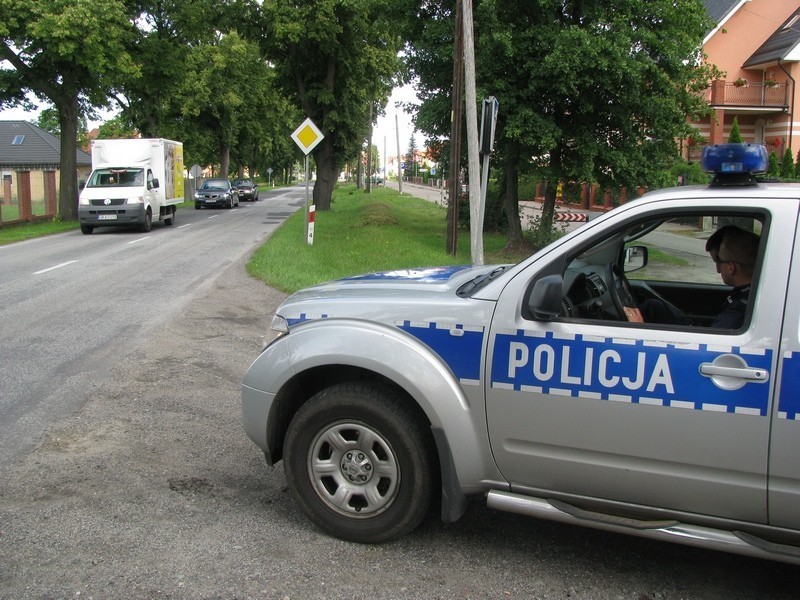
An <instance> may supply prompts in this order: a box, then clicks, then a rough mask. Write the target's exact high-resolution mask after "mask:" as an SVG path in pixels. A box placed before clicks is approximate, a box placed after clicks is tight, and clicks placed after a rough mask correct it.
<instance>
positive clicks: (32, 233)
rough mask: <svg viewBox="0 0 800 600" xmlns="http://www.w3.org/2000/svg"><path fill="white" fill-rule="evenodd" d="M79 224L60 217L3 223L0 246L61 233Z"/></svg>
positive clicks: (0, 229)
mask: <svg viewBox="0 0 800 600" xmlns="http://www.w3.org/2000/svg"><path fill="white" fill-rule="evenodd" d="M79 226H80V224H79V223H78V222H77V221H62V220H60V219H53V220H50V221H39V222H37V223H22V224H19V225H3V226H2V227H0V246H2V245H5V244H13V243H14V242H21V241H23V240H29V239H31V238H37V237H42V236H45V235H53V234H55V233H63V232H64V231H72V230H73V229H77V228H78V227H79Z"/></svg>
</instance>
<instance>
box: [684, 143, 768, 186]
mask: <svg viewBox="0 0 800 600" xmlns="http://www.w3.org/2000/svg"><path fill="white" fill-rule="evenodd" d="M768 164H769V157H768V156H767V149H766V148H765V147H764V146H762V145H760V144H716V145H714V146H706V147H705V148H703V155H702V156H701V158H700V166H701V167H702V169H703V171H705V172H706V173H713V174H714V176H715V177H714V181H713V182H712V184H717V185H742V184H747V183H750V184H752V183H755V178H754V177H753V176H754V175H756V174H758V173H765V172H766V171H767V166H768Z"/></svg>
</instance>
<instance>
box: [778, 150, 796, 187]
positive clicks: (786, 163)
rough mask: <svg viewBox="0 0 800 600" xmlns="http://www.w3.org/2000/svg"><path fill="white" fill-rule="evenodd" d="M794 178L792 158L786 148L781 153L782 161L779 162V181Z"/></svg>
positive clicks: (790, 151) (790, 152)
mask: <svg viewBox="0 0 800 600" xmlns="http://www.w3.org/2000/svg"><path fill="white" fill-rule="evenodd" d="M793 178H794V158H793V157H792V149H791V148H788V147H787V148H786V151H785V152H784V153H783V160H782V161H781V179H793Z"/></svg>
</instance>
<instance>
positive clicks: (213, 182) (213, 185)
mask: <svg viewBox="0 0 800 600" xmlns="http://www.w3.org/2000/svg"><path fill="white" fill-rule="evenodd" d="M200 189H201V190H227V189H228V180H227V179H209V180H208V181H204V182H203V185H202V187H201V188H200Z"/></svg>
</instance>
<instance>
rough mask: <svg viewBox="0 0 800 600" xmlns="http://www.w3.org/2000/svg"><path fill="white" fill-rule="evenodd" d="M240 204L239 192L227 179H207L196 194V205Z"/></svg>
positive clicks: (227, 206)
mask: <svg viewBox="0 0 800 600" xmlns="http://www.w3.org/2000/svg"><path fill="white" fill-rule="evenodd" d="M204 206H205V207H207V208H210V207H212V206H215V207H216V206H221V207H223V208H233V207H234V206H239V194H238V193H237V192H236V190H235V189H234V187H233V185H231V182H230V181H228V180H227V179H206V180H205V181H204V182H203V185H201V186H200V189H199V190H197V192H195V195H194V207H195V208H196V209H200V208H203V207H204Z"/></svg>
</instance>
